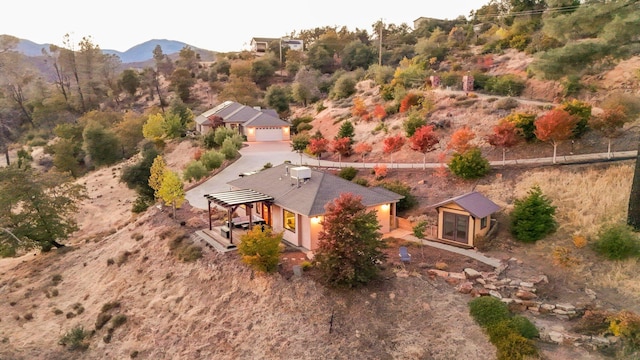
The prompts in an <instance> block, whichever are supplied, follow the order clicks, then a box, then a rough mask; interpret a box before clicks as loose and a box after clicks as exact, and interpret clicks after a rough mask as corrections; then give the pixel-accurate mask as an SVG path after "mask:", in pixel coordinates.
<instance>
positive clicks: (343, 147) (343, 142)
mask: <svg viewBox="0 0 640 360" xmlns="http://www.w3.org/2000/svg"><path fill="white" fill-rule="evenodd" d="M330 148H331V151H332V152H334V153H336V154H338V163H339V164H340V165H339V167H342V157H343V156H349V154H351V139H350V138H348V137H341V138H337V139H334V140H333V141H332V142H331V146H330Z"/></svg>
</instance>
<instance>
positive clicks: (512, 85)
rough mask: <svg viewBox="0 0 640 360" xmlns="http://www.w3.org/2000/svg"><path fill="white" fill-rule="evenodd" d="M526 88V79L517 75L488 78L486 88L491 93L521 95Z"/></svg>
mask: <svg viewBox="0 0 640 360" xmlns="http://www.w3.org/2000/svg"><path fill="white" fill-rule="evenodd" d="M524 88H525V81H524V80H523V79H521V78H520V77H518V76H515V75H511V74H508V75H499V76H496V77H493V78H489V79H487V82H486V83H485V87H484V89H485V90H486V91H487V92H489V93H490V94H496V95H502V96H519V95H520V94H522V91H523V90H524Z"/></svg>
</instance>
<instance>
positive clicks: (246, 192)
mask: <svg viewBox="0 0 640 360" xmlns="http://www.w3.org/2000/svg"><path fill="white" fill-rule="evenodd" d="M204 197H206V198H207V200H209V201H210V202H214V203H216V204H218V205H220V206H224V207H230V206H234V205H242V204H251V203H255V202H260V201H273V196H269V195H265V194H263V193H261V192H258V191H255V190H251V189H241V190H230V191H223V192H218V193H212V194H205V195H204Z"/></svg>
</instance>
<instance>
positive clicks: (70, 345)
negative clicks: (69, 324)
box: [58, 325, 89, 351]
mask: <svg viewBox="0 0 640 360" xmlns="http://www.w3.org/2000/svg"><path fill="white" fill-rule="evenodd" d="M87 337H89V332H88V331H85V330H84V328H83V327H82V326H81V325H77V326H76V327H74V328H72V329H71V330H69V331H67V332H66V333H65V334H64V336H62V337H61V338H60V340H59V341H58V344H60V345H62V346H66V347H67V349H69V350H71V351H73V350H86V349H87V348H88V347H89V343H88V342H87V341H86V338H87Z"/></svg>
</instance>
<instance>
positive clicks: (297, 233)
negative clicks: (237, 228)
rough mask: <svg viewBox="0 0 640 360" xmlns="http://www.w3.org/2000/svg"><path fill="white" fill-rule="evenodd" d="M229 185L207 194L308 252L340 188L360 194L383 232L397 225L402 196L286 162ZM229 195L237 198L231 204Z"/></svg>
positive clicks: (313, 245) (314, 246) (315, 240)
mask: <svg viewBox="0 0 640 360" xmlns="http://www.w3.org/2000/svg"><path fill="white" fill-rule="evenodd" d="M228 184H229V185H230V186H231V188H232V190H231V191H229V192H225V193H218V194H208V195H205V197H207V199H208V200H209V203H211V202H214V203H216V204H218V205H220V204H223V205H225V204H227V205H229V206H236V207H235V208H234V211H235V212H236V213H237V214H238V215H239V216H247V215H249V213H251V215H258V216H259V217H260V218H262V219H263V220H264V222H265V223H266V224H268V225H270V226H271V227H272V228H273V229H274V230H275V231H277V232H280V231H282V232H283V234H284V235H283V239H284V240H285V241H286V242H288V243H290V244H292V245H294V246H298V247H301V248H303V249H306V250H310V251H313V250H315V249H316V248H317V247H318V235H319V233H320V231H321V230H322V220H323V218H324V215H325V205H326V204H327V203H329V202H330V201H333V200H334V199H336V198H338V197H339V196H340V195H341V194H342V193H351V194H354V195H356V196H360V197H361V198H362V200H361V201H362V204H363V205H365V206H366V207H367V208H368V210H370V211H372V210H375V211H376V214H377V218H378V222H379V223H380V226H381V228H380V231H381V232H382V233H388V232H390V231H391V230H393V229H395V228H396V223H397V221H396V203H397V202H398V201H400V199H402V198H403V196H402V195H399V194H396V193H394V192H392V191H389V190H386V189H384V188H381V187H364V186H361V185H358V184H356V183H353V182H351V181H348V180H345V179H343V178H341V177H338V176H335V175H332V174H329V173H326V172H322V171H318V170H313V169H311V168H308V167H302V166H299V167H296V166H292V165H290V164H286V163H285V164H281V165H278V166H274V167H272V168H268V169H264V170H262V171H259V172H257V173H255V174H251V175H246V176H243V177H240V178H238V179H236V180H233V181H230V182H229V183H228ZM229 194H231V195H232V196H229ZM225 199H233V203H232V202H230V201H228V200H225ZM254 199H255V200H256V201H255V202H253V201H254ZM219 201H220V202H219ZM227 205H225V206H227ZM238 205H239V206H238Z"/></svg>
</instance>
